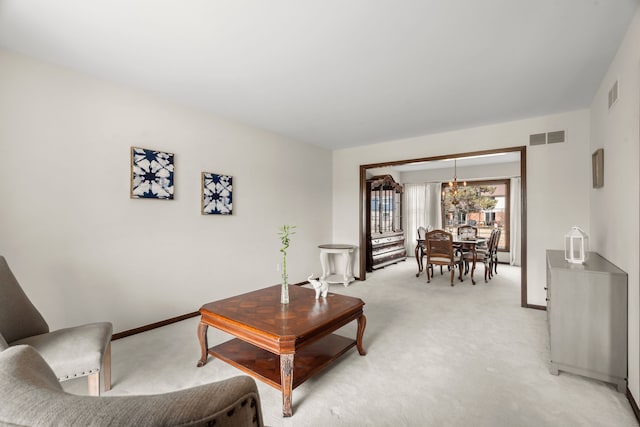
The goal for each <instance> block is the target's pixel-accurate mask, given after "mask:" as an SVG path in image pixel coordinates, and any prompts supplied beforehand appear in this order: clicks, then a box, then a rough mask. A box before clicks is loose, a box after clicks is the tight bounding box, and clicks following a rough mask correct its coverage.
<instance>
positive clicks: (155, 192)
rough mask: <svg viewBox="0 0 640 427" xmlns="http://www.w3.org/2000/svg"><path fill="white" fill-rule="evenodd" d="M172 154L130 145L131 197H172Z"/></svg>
mask: <svg viewBox="0 0 640 427" xmlns="http://www.w3.org/2000/svg"><path fill="white" fill-rule="evenodd" d="M174 157H175V156H174V154H173V153H165V152H163V151H157V150H150V149H147V148H140V147H131V187H130V193H129V197H131V198H132V199H164V200H172V199H173V197H174V169H175V168H174Z"/></svg>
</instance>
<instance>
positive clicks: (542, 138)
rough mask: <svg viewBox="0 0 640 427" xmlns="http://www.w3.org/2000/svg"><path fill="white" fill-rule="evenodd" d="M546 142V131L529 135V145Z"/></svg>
mask: <svg viewBox="0 0 640 427" xmlns="http://www.w3.org/2000/svg"><path fill="white" fill-rule="evenodd" d="M546 143H547V134H546V133H536V134H533V135H529V145H544V144H546Z"/></svg>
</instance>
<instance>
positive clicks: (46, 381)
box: [0, 345, 263, 427]
mask: <svg viewBox="0 0 640 427" xmlns="http://www.w3.org/2000/svg"><path fill="white" fill-rule="evenodd" d="M0 402H2V403H1V404H0V425H12V426H15V425H21V426H137V427H140V426H178V425H179V426H212V425H215V426H216V427H225V426H227V427H228V426H262V425H263V420H262V409H261V406H260V396H259V394H258V388H257V386H256V383H255V381H254V380H253V378H251V377H249V376H246V375H243V376H238V377H233V378H229V379H226V380H223V381H219V382H216V383H211V384H205V385H200V386H196V387H193V388H189V389H185V390H178V391H174V392H171V393H165V394H156V395H146V396H101V397H93V396H77V395H72V394H69V393H66V392H65V391H64V390H63V389H62V386H61V385H60V383H59V382H58V380H57V378H56V375H55V374H54V373H53V371H52V370H51V368H50V367H49V366H48V365H47V364H46V362H45V361H44V359H43V358H42V357H41V356H40V354H39V353H38V352H37V351H35V350H34V349H33V348H32V347H30V346H27V345H20V346H12V347H9V348H8V349H6V350H4V351H2V352H0Z"/></svg>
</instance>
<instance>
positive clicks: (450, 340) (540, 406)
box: [63, 259, 638, 427]
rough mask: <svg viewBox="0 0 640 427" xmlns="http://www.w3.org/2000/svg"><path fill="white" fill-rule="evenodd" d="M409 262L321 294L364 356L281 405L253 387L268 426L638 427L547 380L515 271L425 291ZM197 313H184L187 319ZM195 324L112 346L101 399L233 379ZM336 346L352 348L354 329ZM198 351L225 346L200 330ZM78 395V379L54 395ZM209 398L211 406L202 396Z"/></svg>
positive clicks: (346, 361) (542, 315) (540, 332)
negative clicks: (335, 307) (334, 298)
mask: <svg viewBox="0 0 640 427" xmlns="http://www.w3.org/2000/svg"><path fill="white" fill-rule="evenodd" d="M415 273H416V264H415V262H412V260H410V259H409V260H407V262H402V263H399V264H396V265H393V266H389V267H387V268H385V269H383V270H378V271H376V272H374V273H372V274H370V275H368V276H367V280H366V281H365V282H354V283H352V284H351V285H350V286H349V287H344V286H342V285H331V288H330V292H334V293H338V294H344V295H350V296H355V297H358V298H361V299H362V300H363V301H364V302H365V307H364V311H365V315H366V317H367V326H366V330H365V333H364V346H365V348H366V350H367V352H368V353H367V355H366V356H360V355H359V354H358V352H357V351H356V349H355V348H353V349H351V350H349V352H348V353H347V354H345V355H344V356H342V358H340V359H339V360H338V361H337V362H336V363H334V364H333V365H331V366H330V367H329V368H327V369H326V370H324V371H323V372H322V373H320V374H319V375H317V376H315V377H313V378H311V379H310V380H308V381H306V382H305V383H303V384H302V385H300V386H299V387H298V388H296V389H295V390H294V391H293V411H294V413H293V417H291V418H282V416H281V415H282V412H281V411H282V398H281V394H280V392H279V391H278V390H276V389H275V388H272V387H271V386H268V385H266V384H264V383H262V382H260V381H257V383H258V388H259V391H260V397H261V401H262V411H263V415H264V420H265V425H269V426H328V425H330V426H532V427H533V426H536V427H539V426H637V425H638V424H637V422H636V419H635V417H634V414H633V412H632V410H631V407H630V405H629V402H628V401H627V398H626V397H625V395H624V394H622V393H618V392H616V391H615V388H614V387H613V386H612V385H610V384H607V383H603V382H600V381H596V380H591V379H588V378H583V377H580V376H576V375H571V374H567V373H561V374H560V375H559V376H553V375H550V374H549V371H548V360H549V346H548V331H547V320H546V312H545V311H540V310H532V309H524V308H521V307H520V269H519V268H516V267H510V266H505V265H499V266H498V274H497V275H496V276H494V278H493V279H492V280H490V281H489V283H484V281H483V280H482V278H480V279H479V280H477V284H476V285H475V286H473V285H472V284H471V281H470V280H469V279H468V277H467V278H465V281H464V282H463V283H460V282H458V281H456V285H455V286H454V287H451V286H449V275H448V274H446V273H445V274H444V275H443V276H440V274H439V273H437V274H436V277H435V278H434V279H433V280H432V281H431V283H430V284H427V283H426V278H425V276H424V274H422V275H421V276H420V277H419V278H416V277H415ZM482 274H483V270H482V267H479V271H478V272H477V275H478V276H481V275H482ZM205 302H208V301H203V303H205ZM196 308H197V307H194V309H196ZM197 325H198V319H197V318H194V319H189V320H185V321H182V322H179V323H176V324H173V325H169V326H165V327H163V328H159V329H156V330H153V331H149V332H145V333H142V334H138V335H134V336H131V337H127V338H124V339H120V340H117V341H114V342H113V344H112V360H113V361H112V363H113V365H112V375H113V389H112V390H111V391H110V392H108V393H106V394H107V395H128V394H152V393H162V392H168V391H172V390H177V389H181V388H186V387H190V386H193V385H197V384H202V383H207V382H212V381H217V380H221V379H224V378H228V377H231V376H236V375H240V374H242V372H241V371H239V370H238V369H236V368H234V367H232V366H230V365H228V364H226V363H224V362H222V361H219V360H215V359H212V358H209V361H208V363H207V364H206V365H205V366H204V367H202V368H196V362H197V360H198V359H199V356H200V349H199V344H198V340H197V336H196V329H197ZM339 333H340V334H342V335H345V336H349V337H355V333H356V323H355V322H352V324H350V325H347V326H345V327H344V328H342V329H341V330H340V331H339ZM208 338H209V345H215V344H217V343H219V342H223V341H225V340H227V339H229V336H228V335H226V334H224V333H221V332H219V331H216V330H214V329H213V328H209V333H208ZM63 384H64V386H65V388H66V389H67V390H68V391H71V392H74V393H78V394H82V393H85V387H86V379H85V380H83V381H78V380H74V381H70V382H66V383H63ZM212 398H215V397H214V396H212Z"/></svg>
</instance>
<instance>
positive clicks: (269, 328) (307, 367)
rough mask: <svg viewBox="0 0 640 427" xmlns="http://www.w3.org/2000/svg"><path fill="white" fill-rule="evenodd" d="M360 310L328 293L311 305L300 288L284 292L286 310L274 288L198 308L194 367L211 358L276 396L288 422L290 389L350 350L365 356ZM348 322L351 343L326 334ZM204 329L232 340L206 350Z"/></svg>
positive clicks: (357, 303)
mask: <svg viewBox="0 0 640 427" xmlns="http://www.w3.org/2000/svg"><path fill="white" fill-rule="evenodd" d="M363 307H364V302H362V300H361V299H359V298H353V297H348V296H343V295H337V294H333V293H329V294H328V296H327V298H319V299H315V291H314V290H312V289H308V288H303V287H300V286H289V304H280V286H279V285H276V286H272V287H269V288H265V289H260V290H257V291H253V292H249V293H246V294H242V295H238V296H235V297H232V298H227V299H223V300H220V301H215V302H211V303H208V304H205V305H203V306H202V308H200V314H201V319H200V324H199V326H198V339H199V340H200V347H201V356H200V360H199V361H198V367H200V366H203V365H204V364H205V363H207V357H208V355H211V356H214V357H217V358H218V359H221V360H223V361H225V362H227V363H229V364H231V365H233V366H235V367H237V368H239V369H241V370H242V371H244V372H246V373H247V374H249V375H252V376H253V377H255V378H257V379H259V380H261V381H264V382H265V383H267V384H269V385H271V386H273V387H275V388H276V389H278V390H281V391H282V415H283V416H284V417H290V416H291V415H292V414H293V411H292V404H291V392H292V390H293V389H294V388H296V387H297V386H299V385H300V384H302V383H303V382H305V381H306V380H307V379H309V378H311V377H312V376H314V375H315V374H317V373H318V372H320V371H321V370H322V369H324V368H325V367H327V366H329V365H330V364H331V363H332V362H333V361H334V360H336V359H337V358H338V357H340V356H341V355H343V354H344V353H345V352H347V350H349V349H350V348H352V347H354V346H357V349H358V352H359V353H360V355H362V356H364V355H365V354H366V351H365V350H364V348H363V346H362V336H363V335H364V328H365V326H366V317H365V315H364V313H363V311H362V309H363ZM354 320H357V321H358V330H357V337H356V339H355V340H354V339H350V338H346V337H343V336H341V335H336V334H333V333H332V332H334V331H335V330H337V329H339V328H341V327H342V326H344V325H346V324H348V323H350V322H352V321H354ZM209 326H213V327H214V328H217V329H219V330H221V331H224V332H227V333H229V334H231V335H234V336H235V337H237V338H234V339H232V340H230V341H227V342H224V343H222V344H220V345H217V346H215V347H211V348H209V347H208V344H207V329H208V327H209ZM294 356H295V357H294Z"/></svg>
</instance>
